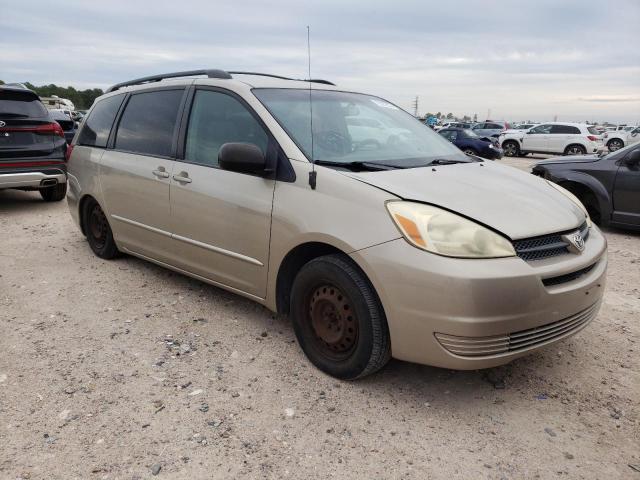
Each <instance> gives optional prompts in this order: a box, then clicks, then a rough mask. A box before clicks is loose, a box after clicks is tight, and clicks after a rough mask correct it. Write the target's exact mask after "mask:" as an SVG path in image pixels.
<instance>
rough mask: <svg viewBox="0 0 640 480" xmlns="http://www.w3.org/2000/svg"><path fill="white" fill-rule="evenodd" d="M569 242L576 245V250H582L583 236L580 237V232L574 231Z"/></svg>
mask: <svg viewBox="0 0 640 480" xmlns="http://www.w3.org/2000/svg"><path fill="white" fill-rule="evenodd" d="M570 240H571V244H572V245H573V246H574V247H576V250H578V251H580V252H581V251H583V250H584V238H582V235H580V233H574V234H573V235H571V238H570Z"/></svg>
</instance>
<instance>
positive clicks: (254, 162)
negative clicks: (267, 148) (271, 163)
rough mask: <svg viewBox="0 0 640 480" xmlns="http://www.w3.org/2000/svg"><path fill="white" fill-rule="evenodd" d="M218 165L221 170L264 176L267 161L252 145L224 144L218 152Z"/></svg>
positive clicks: (260, 151)
mask: <svg viewBox="0 0 640 480" xmlns="http://www.w3.org/2000/svg"><path fill="white" fill-rule="evenodd" d="M218 164H219V165H220V168H222V169H223V170H230V171H232V172H240V173H254V174H262V175H264V174H265V173H266V171H265V169H266V166H267V161H266V159H265V156H264V154H263V153H262V150H260V149H259V148H258V147H257V146H256V145H254V144H252V143H225V144H224V145H222V147H220V152H218Z"/></svg>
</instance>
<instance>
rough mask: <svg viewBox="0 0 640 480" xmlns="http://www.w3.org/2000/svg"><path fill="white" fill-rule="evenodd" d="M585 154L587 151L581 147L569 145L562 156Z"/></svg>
mask: <svg viewBox="0 0 640 480" xmlns="http://www.w3.org/2000/svg"><path fill="white" fill-rule="evenodd" d="M585 153H587V149H586V148H584V147H583V146H582V145H576V144H573V145H569V146H568V147H567V148H566V149H565V150H564V154H565V155H584V154H585Z"/></svg>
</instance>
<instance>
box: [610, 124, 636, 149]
mask: <svg viewBox="0 0 640 480" xmlns="http://www.w3.org/2000/svg"><path fill="white" fill-rule="evenodd" d="M603 141H604V144H605V145H606V146H607V148H608V149H609V151H610V152H615V151H616V150H620V149H621V148H623V147H626V146H627V145H633V144H634V143H638V142H640V127H632V126H627V127H624V129H621V130H616V131H615V132H605V133H604V135H603Z"/></svg>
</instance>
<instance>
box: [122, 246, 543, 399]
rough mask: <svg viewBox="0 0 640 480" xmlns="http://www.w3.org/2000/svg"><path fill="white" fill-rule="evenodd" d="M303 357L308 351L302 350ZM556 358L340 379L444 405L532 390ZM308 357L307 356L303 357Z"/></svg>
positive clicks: (243, 305) (230, 296)
mask: <svg viewBox="0 0 640 480" xmlns="http://www.w3.org/2000/svg"><path fill="white" fill-rule="evenodd" d="M117 261H118V262H122V263H123V264H126V265H127V268H131V269H138V268H140V269H145V270H146V271H147V272H148V273H150V274H152V275H155V276H157V277H162V278H163V279H165V281H167V280H168V281H170V282H171V283H172V287H171V288H172V289H175V288H187V289H199V290H201V291H203V292H206V293H207V296H208V297H209V298H210V300H211V301H213V302H216V303H218V302H219V303H220V304H225V303H227V302H229V301H233V304H234V305H235V307H236V308H239V309H240V310H243V311H253V312H256V313H257V315H256V316H252V315H249V316H247V317H246V318H245V319H244V320H245V321H246V322H256V321H258V322H260V321H262V320H267V319H269V321H272V320H270V319H272V318H274V317H273V315H274V314H273V313H272V312H271V311H270V310H268V309H267V308H266V307H263V306H260V305H259V304H257V303H256V302H253V301H252V300H249V299H247V298H244V297H242V296H240V295H237V294H234V293H232V292H228V291H226V290H224V289H222V288H219V287H216V286H214V285H210V284H207V283H205V282H202V281H200V280H197V279H193V278H191V277H188V276H186V275H183V274H181V273H178V272H174V271H171V270H169V269H166V268H163V267H161V266H158V265H155V264H153V263H151V262H147V261H145V260H141V259H138V258H137V257H132V256H124V257H122V258H121V259H118V260H117ZM275 319H276V322H277V324H278V328H279V329H282V330H284V331H286V333H287V334H286V335H285V337H286V338H287V339H294V338H295V336H294V334H293V327H292V326H291V322H290V321H289V319H288V317H287V316H285V315H281V314H279V315H276V316H275ZM261 328H262V326H257V325H256V330H258V329H261ZM283 341H284V340H283ZM274 348H277V344H275V345H274ZM300 355H301V356H302V355H303V353H302V352H301V351H300ZM552 356H553V355H552V353H551V350H550V349H546V350H544V349H543V350H541V351H538V352H534V353H533V354H530V355H528V356H526V357H522V358H519V359H516V360H514V361H513V362H511V363H510V364H507V365H503V366H500V367H495V368H490V369H483V370H468V371H456V370H449V369H445V368H438V367H431V366H426V365H419V364H413V363H409V362H404V361H400V360H395V359H392V360H391V361H390V362H389V363H388V364H387V366H386V367H385V368H383V369H382V370H381V371H379V372H377V373H375V374H373V375H371V376H368V377H365V378H363V379H359V380H356V381H353V382H348V381H345V382H340V383H343V384H346V385H352V386H353V387H354V388H356V387H357V388H358V389H364V390H365V391H370V392H371V393H372V394H377V393H380V394H383V395H389V394H391V392H393V396H394V397H395V396H396V395H406V396H407V398H406V401H407V402H409V403H411V402H412V401H413V402H417V404H420V405H422V404H423V403H424V402H429V403H433V404H434V406H435V405H438V404H440V403H441V404H442V405H444V404H446V403H447V402H448V401H449V400H451V399H453V398H455V399H457V400H460V401H465V400H464V399H465V398H467V399H468V398H474V397H477V396H478V395H485V396H486V395H490V394H491V392H494V390H503V389H505V388H507V387H508V388H509V389H512V388H513V389H516V390H524V389H529V387H528V386H527V384H528V382H529V380H528V375H527V372H530V371H531V370H534V371H535V370H537V369H542V368H543V367H545V366H548V365H549V364H550V363H553V362H552ZM303 361H307V360H306V359H304V360H303ZM309 367H310V370H311V371H313V372H314V373H313V375H316V376H318V377H319V378H322V377H324V378H326V379H330V377H328V376H327V375H326V374H324V373H323V372H321V371H319V370H317V369H315V368H314V367H313V366H311V364H309ZM346 385H345V386H346ZM449 393H451V396H449ZM492 398H493V397H492Z"/></svg>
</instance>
